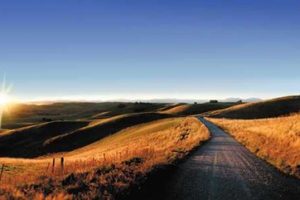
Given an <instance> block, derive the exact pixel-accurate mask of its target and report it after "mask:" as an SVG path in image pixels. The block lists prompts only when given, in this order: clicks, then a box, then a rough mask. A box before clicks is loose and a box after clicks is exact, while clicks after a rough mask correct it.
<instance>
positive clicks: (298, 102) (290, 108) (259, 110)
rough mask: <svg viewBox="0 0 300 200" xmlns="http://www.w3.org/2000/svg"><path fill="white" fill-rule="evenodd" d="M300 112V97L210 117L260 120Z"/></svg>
mask: <svg viewBox="0 0 300 200" xmlns="http://www.w3.org/2000/svg"><path fill="white" fill-rule="evenodd" d="M299 111H300V96H289V97H282V98H277V99H272V100H267V101H262V102H257V103H248V104H243V105H237V106H233V107H230V108H227V109H223V110H218V111H213V112H211V113H209V114H208V115H209V116H210V117H214V118H230V119H259V118H269V117H278V116H282V115H288V114H291V113H296V112H299Z"/></svg>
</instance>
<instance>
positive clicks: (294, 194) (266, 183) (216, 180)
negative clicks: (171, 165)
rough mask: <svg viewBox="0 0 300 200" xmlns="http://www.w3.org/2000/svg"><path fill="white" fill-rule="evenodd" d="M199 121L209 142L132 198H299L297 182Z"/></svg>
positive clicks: (299, 191)
mask: <svg viewBox="0 0 300 200" xmlns="http://www.w3.org/2000/svg"><path fill="white" fill-rule="evenodd" d="M200 121H202V122H203V123H204V124H205V125H206V126H207V127H208V128H209V130H210V131H211V133H212V139H211V140H210V141H209V142H207V143H206V144H204V145H203V146H201V147H200V148H199V150H197V151H196V152H195V153H193V154H192V155H191V156H190V157H189V158H188V159H187V160H186V161H185V162H183V163H182V164H180V165H179V166H178V167H176V168H175V169H174V170H172V172H171V173H169V174H168V175H164V176H161V177H158V179H157V180H156V181H155V182H154V183H151V184H150V185H148V186H145V187H148V188H147V189H146V190H145V191H143V192H141V193H139V194H136V195H134V197H132V199H141V198H142V199H145V200H160V199H161V200H194V199H197V200H201V199H203V200H206V199H207V200H234V199H237V200H277V199H281V200H299V199H300V180H298V179H296V178H293V177H289V176H286V175H284V174H283V173H281V172H279V171H278V170H277V169H275V168H274V167H272V166H271V165H269V164H268V163H266V162H265V161H263V160H261V159H259V158H258V157H256V156H255V155H254V154H252V153H251V152H250V151H248V150H247V149H246V148H245V147H244V146H242V145H241V144H239V143H238V142H237V141H236V140H235V139H233V138H232V137H231V136H230V135H228V134H227V133H225V132H224V131H222V130H221V129H220V128H218V127H217V126H215V125H214V124H212V123H211V122H208V121H207V120H205V119H203V118H200ZM274 148H276V147H274Z"/></svg>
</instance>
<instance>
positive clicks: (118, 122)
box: [0, 113, 169, 158]
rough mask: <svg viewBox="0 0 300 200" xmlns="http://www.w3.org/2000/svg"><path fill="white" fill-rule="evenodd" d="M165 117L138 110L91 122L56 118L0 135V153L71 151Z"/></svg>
mask: <svg viewBox="0 0 300 200" xmlns="http://www.w3.org/2000/svg"><path fill="white" fill-rule="evenodd" d="M166 117H169V115H166V114H158V113H140V114H128V115H120V116H116V117H112V118H108V119H103V120H94V121H91V122H88V121H56V122H48V123H42V124H40V125H35V126H30V127H26V128H20V129H17V130H12V131H9V132H6V133H5V134H2V135H0V156H2V157H19V158H33V157H37V156H42V155H46V154H49V153H55V152H61V151H71V150H74V149H76V148H80V147H83V146H85V145H88V144H91V143H93V142H95V141H97V140H99V139H102V138H104V137H106V136H108V135H110V134H113V133H116V132H118V131H120V130H122V129H124V128H127V127H130V126H133V125H136V124H140V123H145V122H150V121H153V120H157V119H162V118H166Z"/></svg>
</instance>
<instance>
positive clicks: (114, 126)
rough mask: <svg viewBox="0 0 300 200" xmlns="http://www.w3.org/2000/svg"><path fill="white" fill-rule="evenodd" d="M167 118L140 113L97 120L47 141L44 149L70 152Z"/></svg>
mask: <svg viewBox="0 0 300 200" xmlns="http://www.w3.org/2000/svg"><path fill="white" fill-rule="evenodd" d="M167 117H170V115H167V114H159V113H140V114H127V115H121V116H116V117H112V118H109V119H104V120H99V122H93V123H91V124H90V125H89V126H86V127H84V128H81V129H78V130H76V131H73V132H70V133H66V134H64V135H59V136H57V137H54V138H51V139H49V140H48V141H46V142H45V148H46V149H47V151H48V152H50V153H55V152H64V151H71V150H74V149H77V148H80V147H84V146H86V145H88V144H91V143H93V142H95V141H97V140H100V139H102V138H104V137H106V136H109V135H111V134H113V133H116V132H118V131H120V130H122V129H124V128H127V127H130V126H134V125H137V124H141V123H146V122H150V121H154V120H157V119H162V118H167Z"/></svg>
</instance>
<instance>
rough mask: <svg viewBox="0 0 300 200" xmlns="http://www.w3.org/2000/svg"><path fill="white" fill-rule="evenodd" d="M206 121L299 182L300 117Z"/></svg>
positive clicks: (294, 115)
mask: <svg viewBox="0 0 300 200" xmlns="http://www.w3.org/2000/svg"><path fill="white" fill-rule="evenodd" d="M208 120H210V121H211V122H213V123H215V124H216V125H218V126H219V127H221V128H222V129H223V130H225V131H226V132H228V133H230V134H231V135H233V136H234V137H235V138H236V139H237V140H238V141H239V142H241V143H242V144H243V145H245V146H246V147H247V148H248V149H249V150H250V151H251V152H253V153H255V154H256V155H257V156H259V157H260V158H262V159H264V160H266V161H268V162H269V163H271V164H272V165H274V166H275V167H277V168H278V169H280V170H282V171H283V172H285V173H286V174H290V175H293V176H296V177H298V178H300V151H299V150H300V114H293V115H291V116H285V117H278V118H269V119H259V120H230V119H215V118H208Z"/></svg>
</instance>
